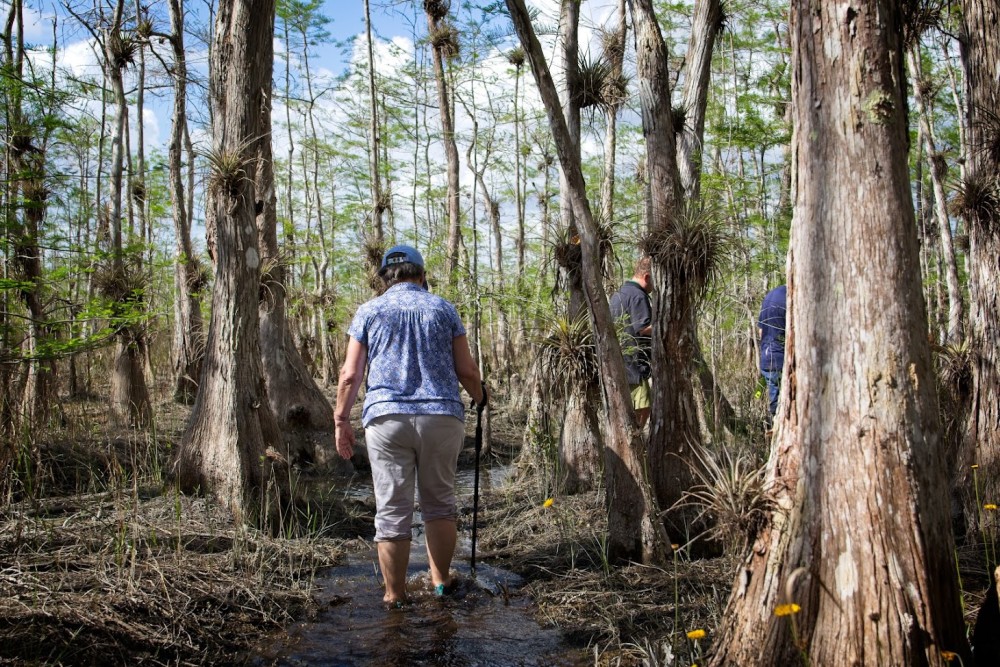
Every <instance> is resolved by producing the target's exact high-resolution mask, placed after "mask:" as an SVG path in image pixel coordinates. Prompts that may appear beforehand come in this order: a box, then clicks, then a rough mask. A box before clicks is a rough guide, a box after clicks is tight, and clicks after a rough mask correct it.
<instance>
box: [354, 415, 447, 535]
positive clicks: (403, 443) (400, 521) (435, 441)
mask: <svg viewBox="0 0 1000 667" xmlns="http://www.w3.org/2000/svg"><path fill="white" fill-rule="evenodd" d="M464 440H465V424H463V423H462V421H461V420H459V419H456V418H455V417H451V416H448V415H384V416H382V417H376V418H375V419H373V420H372V421H371V422H370V423H369V424H368V426H367V427H366V428H365V444H366V445H367V447H368V458H369V460H370V461H371V466H372V481H373V483H374V488H375V509H376V511H375V541H376V542H393V541H398V540H408V539H410V529H411V527H412V524H413V491H414V488H416V489H417V491H418V492H419V494H420V511H421V514H423V517H424V521H435V520H437V519H455V518H456V517H457V516H458V512H457V505H456V502H455V470H456V468H457V467H458V455H459V453H460V452H461V451H462V444H463V443H464Z"/></svg>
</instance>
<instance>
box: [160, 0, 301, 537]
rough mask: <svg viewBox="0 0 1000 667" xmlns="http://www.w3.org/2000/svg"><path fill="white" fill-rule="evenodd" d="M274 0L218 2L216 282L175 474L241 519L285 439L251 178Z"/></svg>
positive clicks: (213, 93)
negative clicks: (276, 404)
mask: <svg viewBox="0 0 1000 667" xmlns="http://www.w3.org/2000/svg"><path fill="white" fill-rule="evenodd" d="M273 36H274V1H273V0H224V1H223V2H222V3H220V5H219V9H218V14H217V16H216V22H215V43H214V48H213V50H212V58H211V63H210V64H211V69H210V84H211V87H210V101H211V106H212V114H213V117H214V131H213V149H212V157H211V161H212V162H213V165H212V169H213V171H212V174H211V176H210V178H211V186H210V187H211V188H212V190H213V196H212V197H211V206H210V208H209V209H208V212H207V213H208V221H207V224H208V225H210V226H211V227H212V228H214V229H215V232H216V252H215V255H216V279H215V283H214V285H213V289H212V317H211V321H210V323H209V330H208V343H207V346H206V351H205V361H204V364H203V367H202V374H201V382H200V391H199V392H198V397H197V399H196V400H195V404H194V408H193V410H192V413H191V418H190V420H189V422H188V427H187V430H186V431H185V432H184V435H183V437H182V438H181V441H180V445H179V447H178V452H177V460H176V462H175V467H174V473H175V475H176V477H177V481H178V483H179V486H180V488H181V490H183V491H185V492H188V493H193V492H201V493H209V494H212V495H214V496H216V497H217V498H218V499H219V500H220V501H221V502H222V503H224V504H225V505H226V506H228V507H229V508H230V509H231V510H232V511H233V513H234V514H235V515H236V516H237V518H238V519H250V520H253V519H254V518H256V517H257V516H260V515H261V514H263V513H264V512H265V511H266V510H270V509H274V508H275V507H276V506H275V505H268V503H267V500H266V499H267V498H270V497H271V496H270V494H269V491H270V490H271V489H277V490H280V489H281V488H282V484H283V480H284V479H285V477H286V475H282V474H272V473H274V472H275V470H274V468H275V464H276V462H278V461H280V456H279V455H278V454H275V452H276V451H277V450H279V447H280V443H281V436H280V434H279V432H278V425H277V422H276V420H275V419H274V414H273V413H272V411H271V407H270V403H269V402H268V396H267V390H266V387H265V384H264V371H263V366H262V363H261V352H260V323H259V318H258V296H259V292H260V265H261V261H260V249H259V246H258V233H257V225H256V224H255V217H256V215H255V202H256V201H257V200H258V198H259V197H262V196H267V197H273V192H270V193H259V194H258V193H257V192H256V187H255V180H254V174H255V172H256V171H257V164H256V162H257V160H258V159H259V158H260V151H259V150H258V145H257V144H258V142H262V141H263V142H269V141H270V136H269V135H268V134H267V132H266V131H267V129H268V117H269V114H270V107H271V104H270V97H269V95H268V91H269V90H270V87H271V70H272V58H271V49H272V40H273Z"/></svg>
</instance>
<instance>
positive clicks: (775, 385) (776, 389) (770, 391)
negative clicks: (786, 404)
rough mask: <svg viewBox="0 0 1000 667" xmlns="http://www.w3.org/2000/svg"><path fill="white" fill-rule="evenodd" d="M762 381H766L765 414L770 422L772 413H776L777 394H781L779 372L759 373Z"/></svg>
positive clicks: (772, 417)
mask: <svg viewBox="0 0 1000 667" xmlns="http://www.w3.org/2000/svg"><path fill="white" fill-rule="evenodd" d="M760 374H761V375H763V376H764V380H766V381H767V400H768V404H767V413H768V415H770V419H768V422H769V424H770V422H771V421H772V420H773V419H774V413H776V412H777V411H778V394H779V393H780V392H781V371H780V370H777V371H761V372H760Z"/></svg>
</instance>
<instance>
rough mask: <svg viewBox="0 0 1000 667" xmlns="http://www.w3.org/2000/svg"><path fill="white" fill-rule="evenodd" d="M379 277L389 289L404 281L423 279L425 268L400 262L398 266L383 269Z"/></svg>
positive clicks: (393, 265)
mask: <svg viewBox="0 0 1000 667" xmlns="http://www.w3.org/2000/svg"><path fill="white" fill-rule="evenodd" d="M378 275H379V277H380V278H381V279H382V282H384V283H385V286H386V288H387V289H388V288H389V287H392V286H393V285H395V284H396V283H401V282H403V281H404V280H413V279H414V278H420V277H422V276H423V275H424V267H422V266H420V265H418V264H414V263H413V262H399V263H398V264H390V265H389V266H387V267H385V268H383V269H381V270H380V271H379V272H378Z"/></svg>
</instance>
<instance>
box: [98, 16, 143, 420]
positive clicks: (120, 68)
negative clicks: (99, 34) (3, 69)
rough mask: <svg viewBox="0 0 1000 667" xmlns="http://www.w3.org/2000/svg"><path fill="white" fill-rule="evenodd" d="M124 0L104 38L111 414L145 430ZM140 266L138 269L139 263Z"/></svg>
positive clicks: (140, 292)
mask: <svg viewBox="0 0 1000 667" xmlns="http://www.w3.org/2000/svg"><path fill="white" fill-rule="evenodd" d="M123 11H124V0H118V3H117V5H116V7H115V16H114V19H113V20H112V23H111V28H110V29H108V30H107V31H106V32H105V34H104V59H105V69H106V71H107V76H108V79H109V81H110V82H111V90H112V92H113V94H114V100H115V131H114V135H113V136H112V138H111V170H110V174H109V175H110V179H109V181H110V182H109V184H108V196H109V197H110V200H111V201H110V206H109V216H108V217H109V224H110V227H111V274H110V279H109V280H107V281H106V283H105V284H106V287H107V289H106V296H108V297H110V298H111V299H113V300H114V304H115V307H116V308H118V309H119V311H118V313H117V315H118V316H119V317H124V318H125V319H126V321H125V322H123V323H121V324H119V325H118V330H117V333H116V335H115V339H116V351H115V361H114V369H113V371H112V373H111V412H112V415H113V416H114V418H115V419H116V420H117V421H119V422H121V423H125V424H129V425H130V426H136V427H143V426H145V425H147V424H148V423H149V422H150V419H151V418H152V405H151V403H150V400H149V389H148V388H147V387H146V375H145V368H144V367H145V363H146V347H145V345H146V341H145V336H144V334H143V331H142V326H141V325H138V324H133V323H131V320H133V319H134V318H135V316H136V311H137V310H138V309H141V308H142V305H141V304H142V302H143V299H144V296H143V295H144V293H145V291H146V289H145V288H146V287H148V286H146V285H144V282H145V281H144V278H143V275H142V270H141V261H139V262H138V263H136V262H131V264H133V266H130V267H128V268H126V262H125V250H124V244H123V239H122V197H123V196H129V193H126V192H124V189H125V188H124V185H123V183H122V175H123V171H124V167H125V157H126V150H125V140H126V137H125V133H126V127H127V122H128V100H127V99H126V97H125V82H124V70H125V68H126V67H127V66H128V65H129V63H130V56H129V55H128V48H129V46H130V42H131V41H132V40H133V39H134V37H133V36H131V35H128V34H126V33H125V31H124V30H123V26H122V13H123ZM136 264H137V265H136Z"/></svg>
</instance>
